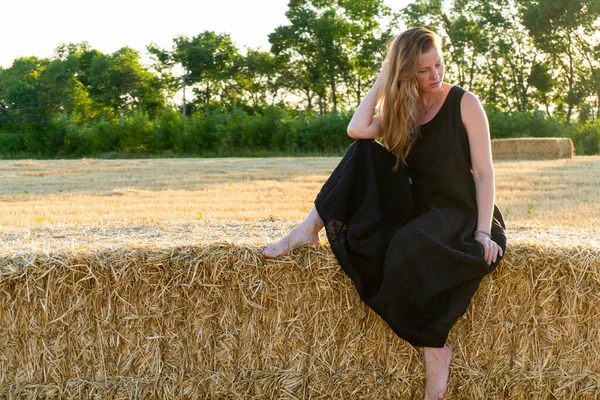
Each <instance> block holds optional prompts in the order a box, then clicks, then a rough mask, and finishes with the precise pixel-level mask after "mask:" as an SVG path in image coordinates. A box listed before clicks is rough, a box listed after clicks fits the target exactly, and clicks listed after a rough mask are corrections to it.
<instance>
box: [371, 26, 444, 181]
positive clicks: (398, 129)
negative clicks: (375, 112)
mask: <svg viewBox="0 0 600 400" xmlns="http://www.w3.org/2000/svg"><path fill="white" fill-rule="evenodd" d="M434 47H435V48H439V49H441V47H442V41H441V38H440V37H439V36H438V35H437V34H436V33H435V32H432V31H430V30H429V29H426V28H412V29H408V30H406V31H404V32H402V33H401V34H399V35H398V36H396V37H395V38H393V39H392V40H391V41H390V42H389V43H388V48H387V56H386V62H385V64H386V67H385V72H384V74H383V81H382V85H381V88H380V90H379V93H378V96H377V99H378V102H379V104H380V113H381V115H382V118H381V123H382V129H383V140H384V142H385V145H386V147H387V148H388V150H389V151H391V152H392V153H394V155H395V156H396V165H395V166H394V170H396V169H398V167H399V166H400V164H403V165H406V157H407V156H408V153H409V151H410V149H411V147H412V144H413V142H414V140H415V138H416V136H417V134H418V124H419V114H418V110H417V105H418V101H419V84H418V80H417V76H418V73H419V70H418V69H419V61H420V56H421V54H423V53H427V52H428V51H429V50H431V49H432V48H434Z"/></svg>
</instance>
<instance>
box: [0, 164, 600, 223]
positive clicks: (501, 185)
mask: <svg viewBox="0 0 600 400" xmlns="http://www.w3.org/2000/svg"><path fill="white" fill-rule="evenodd" d="M339 160H340V158H337V157H328V158H271V159H252V158H239V159H216V158H215V159H158V160H95V159H84V160H69V161H60V160H59V161H31V160H23V161H0V209H1V212H0V226H2V227H4V228H5V229H10V228H39V227H51V226H57V225H63V224H83V225H88V226H90V225H104V224H110V223H123V222H130V223H135V224H139V223H147V222H151V223H157V222H163V221H182V220H183V221H187V222H192V221H199V220H203V219H208V220H222V221H260V220H265V219H270V220H274V219H275V220H282V221H287V222H290V221H291V222H294V221H299V220H301V219H302V218H303V217H304V216H305V214H306V213H307V212H308V210H309V209H310V208H311V207H312V202H313V200H314V198H315V196H316V194H317V193H318V191H319V189H320V188H321V186H322V184H323V183H324V182H325V180H326V179H327V177H328V175H329V174H330V173H331V171H332V170H333V168H334V167H335V166H336V164H337V163H338V162H339ZM495 171H496V204H497V205H498V206H499V207H500V209H501V211H502V212H503V214H504V216H505V219H506V221H507V224H508V225H509V226H516V225H518V226H523V225H525V226H564V227H569V228H582V229H595V228H598V226H600V220H599V219H598V217H600V200H599V197H598V194H599V193H600V180H599V179H598V176H599V175H600V156H594V157H575V158H574V159H570V160H569V159H565V160H553V161H496V162H495Z"/></svg>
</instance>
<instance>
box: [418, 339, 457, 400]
mask: <svg viewBox="0 0 600 400" xmlns="http://www.w3.org/2000/svg"><path fill="white" fill-rule="evenodd" d="M424 350H425V370H426V373H425V375H426V377H427V383H426V384H425V400H440V399H443V398H444V395H445V394H446V386H447V384H448V374H449V372H450V359H451V358H452V350H451V349H450V347H448V345H444V347H442V348H436V347H425V349H424Z"/></svg>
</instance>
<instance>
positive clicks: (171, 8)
mask: <svg viewBox="0 0 600 400" xmlns="http://www.w3.org/2000/svg"><path fill="white" fill-rule="evenodd" d="M2 3H3V4H2V7H1V8H2V12H1V13H0V66H2V67H5V68H8V67H10V65H11V64H12V62H13V60H14V59H15V58H18V57H23V56H37V57H40V58H45V57H50V56H52V55H53V53H54V49H55V48H56V47H57V46H58V45H59V44H61V43H77V42H82V41H87V42H89V43H90V44H91V46H92V47H93V48H95V49H98V50H99V51H101V52H103V53H112V52H114V51H116V50H118V49H119V48H121V47H123V46H129V47H133V48H134V49H137V50H139V51H140V52H141V54H142V57H143V58H144V59H145V58H146V45H148V44H149V43H150V42H155V43H157V44H158V45H159V46H161V47H163V48H167V49H171V46H172V40H173V38H175V37H176V36H178V35H185V36H189V37H192V36H195V35H197V34H198V33H200V32H203V31H205V30H212V31H215V32H217V33H228V34H230V36H231V38H232V40H233V42H234V43H235V45H236V46H237V47H238V48H239V49H242V48H243V47H244V46H247V47H252V48H262V49H263V50H268V49H269V47H270V46H269V41H268V34H269V33H271V32H273V30H274V28H275V27H276V26H279V25H286V24H287V19H286V17H285V12H286V11H287V4H288V0H254V1H253V0H195V1H193V0H180V1H169V2H165V1H161V2H160V3H159V2H157V1H152V0H145V1H141V0H103V1H102V2H89V1H82V0H52V1H49V0H29V1H6V0H4V1H2ZM385 3H386V4H387V5H388V6H390V7H391V8H392V9H393V10H399V9H400V8H402V7H404V6H406V4H408V3H410V0H385Z"/></svg>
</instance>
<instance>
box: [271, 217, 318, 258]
mask: <svg viewBox="0 0 600 400" xmlns="http://www.w3.org/2000/svg"><path fill="white" fill-rule="evenodd" d="M303 225H304V224H300V225H298V226H297V227H295V228H294V229H292V230H291V231H290V233H288V234H287V235H285V236H284V237H283V238H282V239H280V240H279V241H277V242H275V243H271V244H269V245H268V246H267V247H265V249H264V250H263V255H264V256H265V257H266V258H277V257H279V256H280V255H282V254H284V253H287V252H288V251H289V250H290V249H293V248H294V247H296V246H297V245H299V244H302V243H307V242H310V243H312V244H315V245H316V244H319V233H318V232H314V231H311V230H310V229H308V227H305V226H303Z"/></svg>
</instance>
